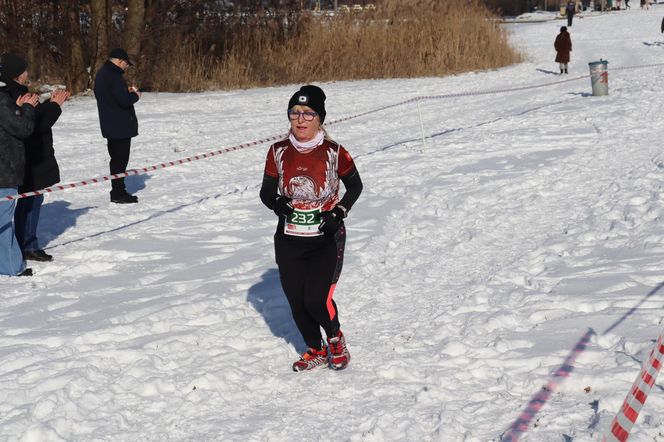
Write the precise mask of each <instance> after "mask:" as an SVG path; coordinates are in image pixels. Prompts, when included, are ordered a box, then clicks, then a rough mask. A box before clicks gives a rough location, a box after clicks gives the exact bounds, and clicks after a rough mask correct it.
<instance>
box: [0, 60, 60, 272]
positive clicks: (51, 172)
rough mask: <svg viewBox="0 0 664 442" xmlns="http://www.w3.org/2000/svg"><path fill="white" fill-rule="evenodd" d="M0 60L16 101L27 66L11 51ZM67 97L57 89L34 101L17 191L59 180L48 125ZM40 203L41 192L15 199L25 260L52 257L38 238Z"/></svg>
mask: <svg viewBox="0 0 664 442" xmlns="http://www.w3.org/2000/svg"><path fill="white" fill-rule="evenodd" d="M2 59H3V60H7V62H6V63H5V65H6V66H8V68H7V69H4V70H3V71H2V72H1V73H0V80H2V81H3V82H4V83H5V84H6V85H7V89H8V90H9V94H10V95H11V97H12V98H13V99H14V100H16V99H18V98H19V97H20V96H22V95H25V94H27V93H29V90H28V86H27V85H28V65H27V63H26V62H25V60H23V59H22V58H20V57H18V56H16V55H14V54H3V55H2ZM67 98H69V92H67V91H65V90H63V89H57V90H55V91H53V93H52V94H51V98H50V99H48V100H46V101H44V102H43V103H41V104H37V106H36V108H35V127H34V130H33V132H32V134H31V135H30V136H29V137H28V138H27V139H25V158H26V161H25V175H24V177H23V184H22V185H20V186H19V187H18V192H19V193H26V192H33V191H35V190H40V189H44V188H46V187H50V186H52V185H54V184H56V183H59V182H60V169H59V167H58V163H57V161H56V160H55V151H54V150H53V132H52V130H51V128H52V127H53V125H54V124H55V123H56V121H58V118H60V114H61V113H62V110H61V106H62V104H63V103H64V102H65V101H66V100H67ZM43 202H44V196H43V195H35V196H28V197H25V198H21V199H19V200H18V201H17V202H16V212H15V213H14V225H15V226H16V239H17V241H18V245H19V247H20V248H21V251H22V252H23V257H24V258H25V259H27V260H34V261H52V260H53V256H51V255H49V254H47V253H46V252H45V251H44V250H43V249H42V248H41V247H40V245H39V240H38V238H37V225H38V224H39V214H40V211H41V206H42V204H43Z"/></svg>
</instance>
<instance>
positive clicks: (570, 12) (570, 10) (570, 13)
mask: <svg viewBox="0 0 664 442" xmlns="http://www.w3.org/2000/svg"><path fill="white" fill-rule="evenodd" d="M575 12H576V7H575V6H574V3H572V2H567V6H566V7H565V15H566V16H567V26H572V19H573V18H574V13H575Z"/></svg>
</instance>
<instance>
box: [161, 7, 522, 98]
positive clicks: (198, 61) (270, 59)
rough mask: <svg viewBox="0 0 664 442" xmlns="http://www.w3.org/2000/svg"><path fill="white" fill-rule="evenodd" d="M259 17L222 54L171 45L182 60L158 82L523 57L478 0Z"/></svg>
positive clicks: (187, 85) (367, 73)
mask: <svg viewBox="0 0 664 442" xmlns="http://www.w3.org/2000/svg"><path fill="white" fill-rule="evenodd" d="M280 20H282V21H283V22H282V23H286V25H283V24H279V23H280V22H279V21H280ZM256 21H257V23H256V24H254V25H252V26H238V27H235V28H234V29H235V33H233V38H232V39H231V40H230V41H229V42H227V46H226V51H225V53H223V54H221V56H217V57H214V56H210V55H206V54H204V53H203V52H202V50H201V48H200V47H199V46H198V45H196V44H195V43H193V42H192V43H188V44H177V45H174V46H173V45H171V46H170V47H169V49H170V50H171V53H172V55H174V59H175V60H178V63H177V65H175V66H172V67H171V68H170V69H167V68H163V69H162V68H160V69H158V71H159V72H160V75H159V79H155V81H154V87H155V88H156V89H160V90H177V91H195V90H205V89H209V88H210V87H220V88H248V87H254V86H271V85H279V84H291V83H305V82H326V81H333V80H354V79H367V78H405V77H422V76H443V75H449V74H455V73H459V72H466V71H473V70H481V69H491V68H497V67H501V66H505V65H508V64H512V63H515V62H518V61H519V60H520V55H519V54H517V53H515V52H514V51H513V50H512V49H511V48H510V46H509V44H508V38H507V35H506V33H505V32H504V31H503V30H502V29H501V28H500V25H498V24H497V23H496V21H494V20H490V14H489V12H488V11H487V9H486V8H485V7H484V6H483V5H482V4H481V2H479V1H471V2H468V1H467V0H448V1H445V2H440V1H434V0H411V1H409V2H403V1H399V0H386V1H385V2H384V3H382V4H380V5H379V7H378V8H377V9H376V10H375V11H363V12H361V13H355V12H352V13H350V14H348V13H339V14H337V15H324V14H323V15H311V14H302V15H290V16H279V17H271V18H270V17H263V20H260V19H257V20H256ZM169 58H170V57H169ZM167 71H168V72H169V75H163V74H164V73H165V72H167Z"/></svg>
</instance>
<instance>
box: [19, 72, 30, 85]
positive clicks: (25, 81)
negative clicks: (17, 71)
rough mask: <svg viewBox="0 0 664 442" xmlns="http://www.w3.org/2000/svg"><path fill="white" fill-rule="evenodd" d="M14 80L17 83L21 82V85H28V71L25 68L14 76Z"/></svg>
mask: <svg viewBox="0 0 664 442" xmlns="http://www.w3.org/2000/svg"><path fill="white" fill-rule="evenodd" d="M16 82H17V83H18V84H22V85H23V86H27V85H28V71H27V70H26V71H25V72H23V73H22V74H21V75H19V76H18V77H16Z"/></svg>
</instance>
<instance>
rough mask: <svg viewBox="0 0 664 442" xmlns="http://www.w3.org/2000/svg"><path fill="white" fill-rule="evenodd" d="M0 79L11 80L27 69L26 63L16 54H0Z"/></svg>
mask: <svg viewBox="0 0 664 442" xmlns="http://www.w3.org/2000/svg"><path fill="white" fill-rule="evenodd" d="M0 66H2V67H0V79H2V80H3V81H9V80H13V79H15V78H16V77H18V76H19V75H21V74H22V73H23V72H25V71H27V70H28V63H26V61H25V60H23V59H22V58H21V57H19V56H18V55H16V54H11V53H4V54H2V55H0Z"/></svg>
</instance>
